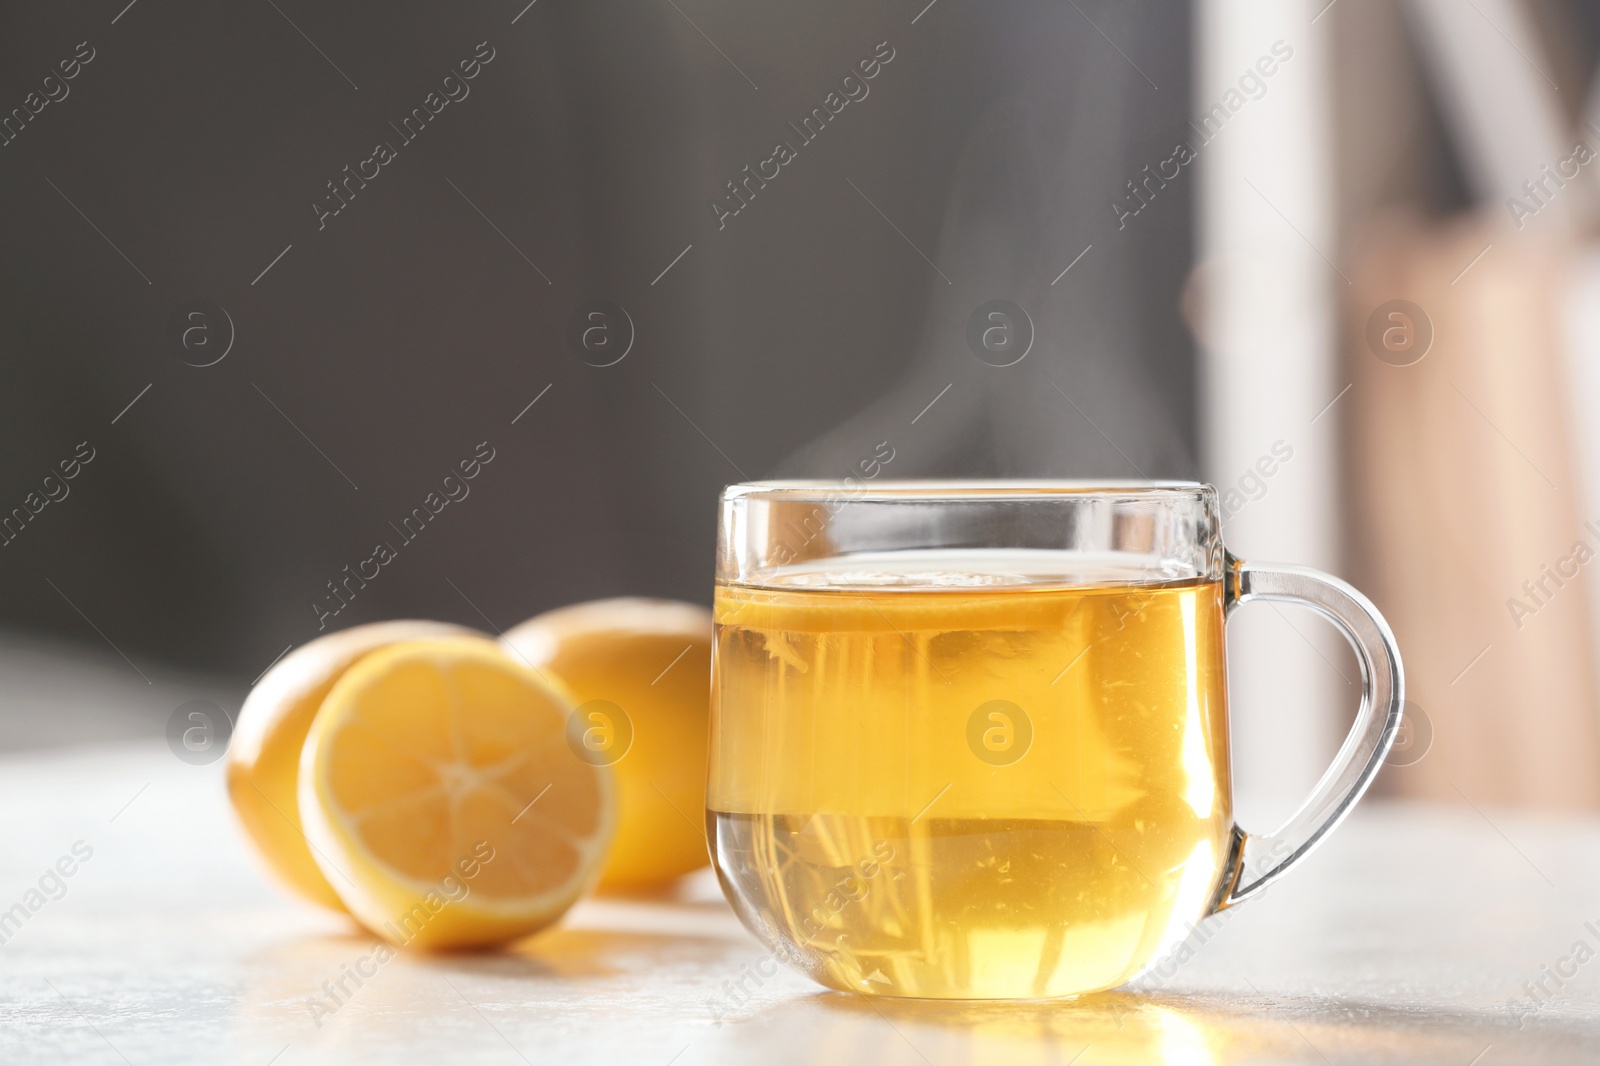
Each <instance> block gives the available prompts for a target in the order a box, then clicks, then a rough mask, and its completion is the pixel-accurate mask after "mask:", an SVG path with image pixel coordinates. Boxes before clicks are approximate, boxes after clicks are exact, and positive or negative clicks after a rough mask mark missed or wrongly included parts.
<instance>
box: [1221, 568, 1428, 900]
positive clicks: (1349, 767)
mask: <svg viewBox="0 0 1600 1066" xmlns="http://www.w3.org/2000/svg"><path fill="white" fill-rule="evenodd" d="M1227 562H1228V575H1227V579H1226V590H1225V596H1226V602H1227V613H1228V614H1229V615H1232V613H1233V610H1234V608H1235V607H1238V606H1239V605H1240V604H1244V603H1249V602H1250V601H1251V600H1279V601H1282V602H1284V603H1298V604H1301V605H1302V606H1305V607H1311V608H1314V609H1315V610H1316V611H1318V612H1319V613H1321V614H1323V615H1326V616H1327V617H1328V618H1330V619H1332V620H1333V622H1334V624H1335V625H1337V626H1338V627H1339V630H1340V632H1342V633H1343V634H1344V636H1345V639H1346V640H1348V641H1349V642H1350V646H1351V647H1352V648H1354V649H1355V653H1356V659H1357V660H1358V661H1359V662H1360V663H1361V683H1362V688H1361V709H1360V710H1358V711H1357V712H1356V720H1355V723H1354V724H1353V725H1351V727H1350V733H1349V735H1348V736H1346V737H1345V739H1344V744H1343V745H1342V746H1341V747H1340V748H1339V754H1338V755H1336V756H1334V759H1333V765H1332V766H1330V767H1328V772H1327V773H1325V774H1323V775H1322V780H1321V781H1319V782H1317V787H1316V788H1315V789H1313V790H1312V792H1311V796H1310V798H1308V799H1307V800H1306V801H1305V803H1303V804H1301V806H1300V809H1299V810H1298V811H1296V812H1295V813H1294V815H1293V816H1291V817H1290V818H1289V820H1288V821H1287V822H1286V823H1284V824H1283V825H1282V826H1281V827H1280V828H1279V829H1278V830H1277V831H1276V832H1273V833H1262V834H1259V835H1254V834H1248V833H1245V832H1244V831H1243V830H1241V829H1240V828H1239V827H1238V826H1237V825H1236V826H1234V830H1233V844H1232V847H1231V849H1230V850H1231V854H1230V855H1229V863H1228V867H1227V868H1228V869H1229V871H1230V872H1229V874H1228V876H1227V877H1226V878H1225V879H1224V882H1223V886H1222V888H1221V889H1220V890H1219V891H1218V893H1217V897H1216V900H1215V901H1214V902H1213V904H1212V907H1211V913H1213V914H1214V913H1216V912H1217V911H1220V910H1225V909H1226V908H1228V907H1231V906H1233V905H1234V904H1236V903H1241V902H1243V901H1244V900H1247V899H1249V898H1250V897H1251V896H1254V895H1256V894H1258V893H1259V892H1261V890H1262V889H1264V888H1266V887H1267V886H1268V885H1270V884H1272V882H1274V881H1276V880H1277V879H1278V878H1279V877H1282V876H1283V874H1284V873H1285V872H1286V871H1287V870H1288V869H1289V868H1290V867H1291V866H1293V865H1294V864H1295V863H1297V862H1299V861H1300V860H1301V859H1303V858H1305V856H1307V855H1309V854H1310V853H1311V850H1312V849H1313V848H1315V847H1316V846H1317V845H1318V844H1320V843H1321V842H1322V839H1323V838H1324V837H1325V836H1327V835H1328V834H1329V833H1330V832H1332V831H1333V828H1334V827H1335V826H1337V825H1338V824H1339V823H1340V822H1341V821H1343V820H1344V817H1345V815H1347V814H1349V813H1350V808H1352V807H1354V806H1355V804H1356V801H1357V800H1359V799H1360V798H1361V794H1362V793H1363V792H1365V791H1366V790H1367V786H1368V785H1370V784H1372V779H1373V778H1374V777H1375V776H1377V773H1378V769H1379V768H1380V767H1381V766H1382V765H1383V760H1384V758H1385V757H1386V756H1387V755H1388V754H1389V748H1390V746H1391V745H1392V744H1393V743H1394V738H1395V734H1396V733H1397V732H1398V731H1399V729H1400V714H1401V708H1402V707H1403V706H1404V705H1405V674H1404V671H1403V669H1402V667H1401V665H1400V649H1399V648H1398V647H1396V645H1395V640H1394V633H1393V632H1392V631H1391V630H1390V629H1389V624H1388V623H1387V622H1385V621H1384V620H1383V615H1381V614H1379V613H1378V609H1377V608H1376V607H1374V606H1373V605H1372V601H1370V600H1368V599H1367V598H1366V597H1365V596H1363V595H1362V594H1361V593H1359V592H1357V591H1356V590H1355V589H1353V588H1351V587H1350V586H1349V585H1347V584H1345V583H1344V582H1343V581H1340V580H1339V579H1338V578H1336V577H1333V576H1331V575H1329V574H1324V573H1322V572H1321V571H1319V570H1312V569H1310V568H1309V567H1303V566H1280V565H1277V564H1275V563H1247V562H1244V561H1242V560H1239V559H1235V558H1233V556H1231V555H1230V556H1228V560H1227Z"/></svg>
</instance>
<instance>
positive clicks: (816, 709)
mask: <svg viewBox="0 0 1600 1066" xmlns="http://www.w3.org/2000/svg"><path fill="white" fill-rule="evenodd" d="M928 554H930V553H920V552H899V553H888V554H885V555H883V556H882V557H881V559H880V561H879V563H878V564H877V566H876V568H873V567H863V566H859V565H857V566H854V567H852V568H849V569H841V568H840V564H839V561H837V560H835V561H833V566H834V569H832V570H830V569H829V565H830V564H829V563H828V562H826V561H824V562H820V563H813V564H808V565H807V566H802V567H799V568H796V567H790V568H786V570H785V571H784V572H783V574H782V576H781V577H778V578H773V579H769V580H767V581H765V582H764V584H763V585H762V586H760V587H751V586H735V585H723V586H721V587H719V588H718V589H717V593H716V604H715V610H716V622H717V643H716V655H717V667H716V670H715V671H714V676H715V678H716V681H715V685H714V688H713V696H712V739H711V773H710V782H711V784H710V789H709V792H708V797H707V806H708V814H707V823H708V828H709V830H710V832H711V834H712V841H713V849H714V852H715V855H716V859H717V866H718V870H719V874H720V876H722V878H723V880H724V888H725V889H726V890H727V892H728V895H729V898H730V899H732V900H734V902H735V906H736V907H737V908H738V910H739V911H740V915H741V917H742V918H743V919H744V921H745V922H746V923H747V924H748V925H749V926H750V927H751V928H752V929H753V930H755V931H756V932H757V933H758V935H760V936H761V937H762V938H763V939H764V940H765V941H766V942H767V943H768V944H769V945H770V946H772V947H773V949H774V951H775V952H776V953H778V954H780V956H781V957H783V958H784V959H785V960H786V961H790V962H792V963H794V964H795V965H798V966H799V967H801V968H802V969H804V970H805V971H806V972H808V973H809V974H810V975H811V976H812V977H813V978H815V979H816V980H817V981H819V982H821V983H823V984H825V985H828V986H830V987H833V988H838V989H844V990H850V991H860V992H876V993H879V994H888V995H904V996H925V997H975V998H976V997H981V998H990V997H1045V996H1056V995H1066V994H1072V993H1078V992H1084V991H1090V990H1094V989H1100V988H1110V987H1113V986H1116V985H1118V984H1121V983H1123V982H1125V981H1126V980H1128V979H1129V978H1131V977H1133V976H1134V975H1135V974H1137V973H1138V972H1139V971H1140V969H1141V968H1143V967H1144V966H1145V965H1146V964H1147V963H1148V962H1149V961H1150V960H1154V959H1157V958H1158V957H1159V956H1160V955H1161V954H1162V953H1163V952H1164V951H1166V950H1167V949H1169V948H1170V947H1171V946H1172V945H1174V944H1176V943H1177V942H1178V941H1179V940H1181V939H1182V938H1183V936H1184V935H1186V933H1187V932H1188V925H1187V923H1188V922H1189V921H1190V920H1192V919H1193V917H1194V916H1195V915H1197V914H1201V913H1203V912H1204V910H1205V907H1206V903H1207V901H1208V900H1209V899H1211V897H1212V896H1213V894H1214V893H1215V891H1216V890H1217V887H1218V883H1219V880H1220V878H1221V876H1222V868H1223V866H1224V863H1225V859H1226V854H1227V848H1228V842H1229V833H1230V827H1231V825H1232V816H1231V811H1230V809H1229V805H1230V787H1229V779H1228V754H1227V753H1228V741H1227V728H1226V706H1225V695H1224V692H1225V689H1224V682H1225V665H1224V646H1223V594H1222V588H1221V585H1220V583H1219V582H1216V581H1207V580H1200V579H1195V578H1176V579H1172V578H1166V579H1161V580H1156V581H1153V582H1152V581H1151V580H1150V579H1149V578H1148V577H1147V576H1146V573H1147V571H1146V570H1145V569H1144V568H1143V567H1142V566H1141V567H1140V568H1139V569H1137V570H1135V569H1133V568H1132V567H1128V566H1124V567H1122V568H1121V569H1119V568H1118V567H1117V566H1116V565H1113V564H1105V565H1101V566H1099V567H1098V568H1097V569H1096V570H1094V571H1085V570H1083V568H1082V566H1081V565H1079V566H1078V567H1077V569H1076V572H1074V571H1072V570H1069V569H1067V568H1064V567H1062V566H1060V563H1059V560H1060V559H1062V558H1072V557H1070V556H1062V555H1057V554H1056V553H1034V554H1036V555H1040V556H1055V558H1056V560H1057V562H1056V563H1055V564H1054V569H1053V570H1052V569H1051V568H1050V567H1044V568H1043V569H1041V568H1040V566H1039V565H1038V564H1039V560H1038V559H1033V560H1031V562H1029V564H1028V566H1021V565H997V559H998V555H1001V554H1005V553H992V552H970V553H965V556H951V555H950V553H938V554H939V555H941V556H944V558H941V559H939V560H938V561H937V562H938V565H937V566H931V565H930V564H929V563H928V562H927V560H921V559H918V558H917V557H918V556H923V555H928ZM991 556H993V557H991ZM998 562H1000V563H1005V562H1006V560H1004V559H998ZM1011 563H1012V564H1016V560H1014V559H1013V560H1011ZM1029 567H1031V570H1030V569H1029ZM1019 571H1020V572H1019Z"/></svg>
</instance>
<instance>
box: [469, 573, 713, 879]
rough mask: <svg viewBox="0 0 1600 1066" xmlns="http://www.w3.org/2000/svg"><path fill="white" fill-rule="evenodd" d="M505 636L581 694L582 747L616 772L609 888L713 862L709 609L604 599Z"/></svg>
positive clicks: (606, 872)
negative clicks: (708, 821)
mask: <svg viewBox="0 0 1600 1066" xmlns="http://www.w3.org/2000/svg"><path fill="white" fill-rule="evenodd" d="M501 643H503V644H504V645H506V646H507V647H509V648H511V649H512V650H513V651H514V652H516V653H517V655H518V656H519V657H521V659H522V660H523V661H525V662H527V663H529V664H530V665H532V666H533V667H534V668H535V669H537V670H538V671H539V672H540V673H541V674H543V675H544V676H546V677H550V678H552V679H554V680H555V681H556V682H557V683H559V684H561V685H563V686H564V687H565V688H566V689H567V690H568V691H569V692H571V693H572V695H573V698H574V699H576V700H577V701H578V716H577V720H576V724H575V725H576V727H575V728H574V731H573V735H574V738H575V742H576V743H578V744H580V745H581V746H582V747H583V748H584V749H585V755H586V757H587V758H588V759H589V760H590V761H592V762H599V763H605V764H608V765H611V766H612V767H613V768H614V769H615V770H616V772H617V803H618V808H619V811H618V818H617V839H616V842H615V843H614V844H613V845H612V846H611V852H610V854H609V855H608V856H607V857H606V862H605V866H604V867H603V868H602V870H601V873H600V888H601V889H602V890H605V889H624V890H628V889H635V888H643V887H646V886H650V885H655V884H659V883H661V882H664V881H668V880H671V879H672V878H675V877H678V876H681V875H683V874H686V873H688V872H689V871H691V870H696V869H699V868H700V867H702V866H704V865H705V864H706V863H707V862H708V861H710V859H709V856H708V854H707V849H706V840H705V831H704V829H703V828H702V824H703V823H702V821H701V819H702V818H703V817H704V812H705V801H706V748H707V742H708V732H709V729H710V715H711V644H712V625H711V612H710V611H708V610H706V609H705V608H704V607H701V606H699V605H698V604H693V603H681V602H678V601H675V600H650V599H635V598H626V599H613V600H595V601H593V602H590V603H578V604H573V605H572V606H570V607H561V608H557V609H556V610H553V611H547V612H545V613H544V614H541V615H539V616H537V617H535V618H531V619H529V620H528V621H526V622H523V623H522V624H521V625H519V626H517V627H515V628H514V629H512V630H510V631H509V632H507V633H506V634H505V635H504V636H503V637H502V638H501Z"/></svg>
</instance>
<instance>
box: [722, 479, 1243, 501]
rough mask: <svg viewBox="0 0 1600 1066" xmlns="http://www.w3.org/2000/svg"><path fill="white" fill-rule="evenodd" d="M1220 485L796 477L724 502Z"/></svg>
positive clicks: (1209, 490)
mask: <svg viewBox="0 0 1600 1066" xmlns="http://www.w3.org/2000/svg"><path fill="white" fill-rule="evenodd" d="M1216 494H1217V490H1216V487H1215V486H1213V485H1210V484H1207V483H1206V482H1202V481H1117V480H1111V479H1080V478H994V479H986V478H948V479H946V478H884V479H882V480H873V481H867V480H856V479H851V478H845V479H828V478H816V479H806V478H795V479H774V480H766V481H743V482H737V483H735V484H732V485H728V486H727V487H726V488H724V489H723V490H722V499H723V500H724V501H729V502H731V501H733V500H741V499H750V498H753V497H761V498H786V499H791V500H824V499H826V500H834V499H838V498H840V497H843V498H845V499H848V500H851V501H862V500H883V501H891V500H926V501H936V500H950V501H955V500H974V501H976V500H986V501H987V500H1007V501H1029V500H1035V501H1043V500H1051V499H1057V498H1060V497H1063V496H1071V497H1085V496H1088V497H1101V498H1127V497H1152V498H1157V499H1168V500H1173V499H1189V500H1196V501H1203V500H1205V499H1207V498H1214V497H1215V496H1216Z"/></svg>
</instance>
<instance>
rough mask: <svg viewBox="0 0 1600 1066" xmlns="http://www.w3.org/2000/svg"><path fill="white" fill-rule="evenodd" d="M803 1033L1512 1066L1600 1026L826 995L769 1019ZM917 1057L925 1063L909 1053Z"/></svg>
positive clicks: (1017, 1054) (1104, 1052) (1584, 1048)
mask: <svg viewBox="0 0 1600 1066" xmlns="http://www.w3.org/2000/svg"><path fill="white" fill-rule="evenodd" d="M779 1014H793V1015H794V1016H795V1017H794V1019H793V1024H794V1025H795V1026H796V1028H797V1030H803V1029H812V1028H816V1027H817V1026H818V1024H819V1023H818V1019H823V1020H824V1021H823V1022H822V1028H823V1029H824V1031H830V1032H833V1033H836V1034H838V1037H839V1039H840V1040H841V1041H843V1042H844V1045H845V1046H850V1047H855V1046H857V1042H862V1041H865V1042H868V1043H870V1042H873V1041H876V1042H877V1043H878V1044H879V1050H880V1051H881V1052H882V1054H883V1056H884V1057H883V1058H882V1059H881V1060H878V1061H882V1062H883V1063H885V1064H887V1063H892V1062H898V1061H900V1060H901V1059H905V1061H907V1062H914V1061H920V1057H921V1055H922V1054H924V1050H923V1048H924V1046H926V1048H927V1052H928V1053H933V1052H935V1051H937V1050H938V1049H945V1048H949V1047H950V1046H951V1045H952V1044H956V1045H960V1046H961V1047H963V1048H964V1049H965V1050H966V1051H967V1052H968V1054H969V1056H970V1059H971V1061H980V1062H983V1061H991V1060H993V1061H1003V1062H1005V1063H1007V1066H1028V1064H1031V1063H1033V1062H1040V1063H1045V1062H1050V1063H1056V1062H1059V1063H1067V1062H1070V1061H1072V1059H1073V1056H1075V1055H1080V1054H1083V1053H1084V1051H1085V1049H1087V1048H1091V1047H1092V1048H1094V1054H1093V1056H1092V1060H1093V1061H1094V1062H1095V1063H1096V1064H1097V1066H1099V1064H1108V1063H1123V1062H1126V1063H1161V1064H1165V1066H1209V1064H1221V1063H1226V1062H1235V1061H1258V1060H1263V1059H1265V1060H1269V1061H1275V1062H1277V1061H1283V1062H1308V1063H1317V1064H1326V1063H1328V1062H1330V1061H1333V1062H1337V1061H1360V1062H1384V1061H1395V1062H1408V1063H1412V1062H1415V1063H1439V1064H1441V1066H1466V1064H1467V1063H1469V1062H1477V1061H1479V1058H1478V1056H1482V1055H1483V1053H1484V1051H1485V1049H1487V1048H1490V1047H1492V1048H1493V1050H1494V1059H1493V1061H1494V1062H1495V1063H1496V1064H1497V1066H1499V1064H1503V1063H1518V1062H1527V1063H1567V1062H1572V1063H1578V1062H1584V1063H1589V1062H1593V1061H1595V1059H1594V1054H1593V1049H1594V1048H1595V1046H1596V1042H1597V1039H1600V1025H1597V1024H1596V1023H1595V1022H1593V1021H1584V1020H1581V1019H1569V1020H1563V1019H1559V1018H1546V1019H1541V1020H1539V1023H1538V1024H1529V1025H1527V1026H1526V1027H1524V1028H1521V1029H1519V1028H1518V1027H1517V1024H1516V1022H1515V1020H1514V1019H1512V1018H1511V1017H1510V1016H1509V1015H1506V1014H1499V1013H1491V1012H1485V1011H1439V1010H1428V1009H1417V1008H1407V1007H1402V1006H1395V1005H1385V1004H1376V1003H1368V1002H1355V1001H1347V1000H1333V999H1329V1000H1315V999H1305V998H1296V999H1293V1000H1290V999H1280V1000H1273V999H1270V998H1268V997H1266V996H1249V997H1239V998H1235V997H1228V996H1221V995H1203V996H1202V995H1177V994H1170V993H1163V994H1156V995H1140V994H1135V993H1130V992H1106V993H1100V994H1097V995H1092V996H1084V997H1081V998H1079V999H1077V1000H1071V1001H1053V1002H1043V1003H1011V1002H997V1003H985V1002H967V1001H939V1000H910V999H888V998H883V997H867V996H861V995H852V994H848V993H838V992H829V993H818V994H816V995H813V996H811V997H808V998H807V999H805V1000H801V1001H795V1002H792V1003H789V1004H785V1005H783V1006H780V1007H777V1008H774V1009H773V1011H771V1012H767V1015H768V1016H769V1017H771V1018H772V1021H773V1022H774V1023H775V1024H779V1025H782V1024H788V1020H782V1021H780V1020H779V1019H778V1018H777V1017H775V1016H776V1015H779ZM910 1051H916V1052H917V1054H916V1055H907V1054H904V1053H906V1052H910Z"/></svg>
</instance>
